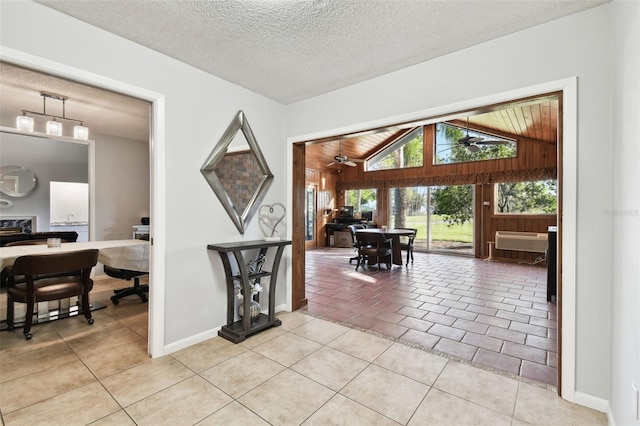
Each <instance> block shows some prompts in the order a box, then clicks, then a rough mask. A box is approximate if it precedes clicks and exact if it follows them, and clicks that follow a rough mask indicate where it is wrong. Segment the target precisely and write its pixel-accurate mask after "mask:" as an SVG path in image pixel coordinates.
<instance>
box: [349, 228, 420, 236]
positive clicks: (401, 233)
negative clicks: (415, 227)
mask: <svg viewBox="0 0 640 426" xmlns="http://www.w3.org/2000/svg"><path fill="white" fill-rule="evenodd" d="M356 232H382V233H383V234H384V235H386V236H392V235H399V236H407V235H412V234H413V231H412V230H410V229H397V228H393V229H387V230H386V231H383V230H382V228H366V229H358V230H357V231H356Z"/></svg>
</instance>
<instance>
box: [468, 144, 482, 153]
mask: <svg viewBox="0 0 640 426" xmlns="http://www.w3.org/2000/svg"><path fill="white" fill-rule="evenodd" d="M467 149H468V150H469V151H471V152H478V151H480V147H479V146H478V145H467Z"/></svg>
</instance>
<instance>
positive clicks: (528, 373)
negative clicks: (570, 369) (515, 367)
mask: <svg viewBox="0 0 640 426" xmlns="http://www.w3.org/2000/svg"><path fill="white" fill-rule="evenodd" d="M520 375H521V376H522V377H526V378H528V379H531V380H535V381H538V382H542V383H548V384H550V385H554V386H555V384H556V381H557V376H558V370H557V369H556V368H553V367H548V366H546V365H540V364H536V363H534V362H529V361H527V360H524V361H522V368H521V369H520Z"/></svg>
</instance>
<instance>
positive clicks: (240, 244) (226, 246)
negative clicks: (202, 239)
mask: <svg viewBox="0 0 640 426" xmlns="http://www.w3.org/2000/svg"><path fill="white" fill-rule="evenodd" d="M289 244H291V241H290V240H270V241H267V240H255V241H232V242H230V243H217V244H208V245H207V249H209V250H216V251H219V252H230V251H237V250H250V249H258V248H267V247H277V246H286V245H289Z"/></svg>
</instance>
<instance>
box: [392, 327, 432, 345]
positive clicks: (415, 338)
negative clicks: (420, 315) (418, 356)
mask: <svg viewBox="0 0 640 426" xmlns="http://www.w3.org/2000/svg"><path fill="white" fill-rule="evenodd" d="M400 338H401V339H403V340H406V341H408V342H412V343H416V344H418V345H420V346H424V347H425V348H433V347H434V346H435V345H436V343H438V341H439V340H440V337H438V336H435V335H433V334H427V333H422V332H420V331H416V330H408V331H407V332H406V333H404V334H403V335H402V336H400Z"/></svg>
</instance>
